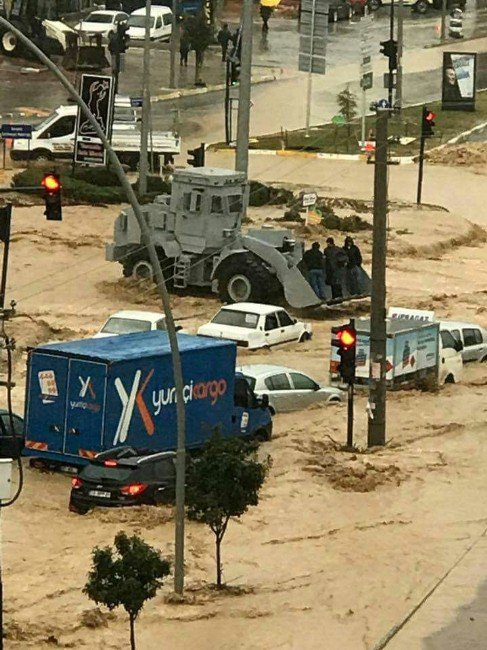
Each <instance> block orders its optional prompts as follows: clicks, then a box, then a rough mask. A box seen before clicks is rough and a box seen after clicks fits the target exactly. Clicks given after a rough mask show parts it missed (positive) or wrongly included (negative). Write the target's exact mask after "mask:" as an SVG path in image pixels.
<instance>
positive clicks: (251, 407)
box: [232, 372, 272, 441]
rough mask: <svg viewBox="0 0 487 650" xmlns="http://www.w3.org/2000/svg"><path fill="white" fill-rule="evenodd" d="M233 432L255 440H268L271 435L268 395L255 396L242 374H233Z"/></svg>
mask: <svg viewBox="0 0 487 650" xmlns="http://www.w3.org/2000/svg"><path fill="white" fill-rule="evenodd" d="M232 425H233V433H234V435H235V436H240V437H241V436H244V437H249V438H254V439H256V440H262V441H263V440H270V439H271V437H272V416H271V412H270V409H269V396H268V395H262V396H261V397H257V395H256V394H255V393H254V391H253V390H252V389H251V388H250V386H249V384H248V382H247V381H246V379H245V377H244V375H243V374H242V373H240V372H238V373H236V375H235V397H234V413H233V415H232Z"/></svg>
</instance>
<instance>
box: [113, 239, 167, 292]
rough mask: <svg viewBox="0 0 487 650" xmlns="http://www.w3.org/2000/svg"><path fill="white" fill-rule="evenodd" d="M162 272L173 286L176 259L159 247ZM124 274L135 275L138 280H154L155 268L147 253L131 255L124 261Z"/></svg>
mask: <svg viewBox="0 0 487 650" xmlns="http://www.w3.org/2000/svg"><path fill="white" fill-rule="evenodd" d="M158 254H159V259H160V262H161V267H162V272H163V274H164V278H165V280H166V285H167V287H168V288H170V287H172V283H173V275H174V260H173V259H171V258H169V257H166V256H165V255H164V253H163V251H162V249H158ZM123 275H124V276H125V277H126V278H129V277H130V276H133V277H134V278H135V279H136V280H153V279H154V269H153V267H152V264H151V262H150V261H149V258H148V257H147V256H145V255H139V256H137V255H133V256H132V255H129V256H127V257H126V258H125V259H124V261H123Z"/></svg>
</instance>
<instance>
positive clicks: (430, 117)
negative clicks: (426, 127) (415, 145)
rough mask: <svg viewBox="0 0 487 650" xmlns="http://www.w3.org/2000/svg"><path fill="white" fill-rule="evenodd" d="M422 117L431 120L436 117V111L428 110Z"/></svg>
mask: <svg viewBox="0 0 487 650" xmlns="http://www.w3.org/2000/svg"><path fill="white" fill-rule="evenodd" d="M424 117H425V119H426V120H428V122H432V121H433V120H434V119H435V117H436V113H433V111H428V112H427V113H426V115H425V116H424Z"/></svg>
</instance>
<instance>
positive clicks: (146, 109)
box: [139, 0, 151, 197]
mask: <svg viewBox="0 0 487 650" xmlns="http://www.w3.org/2000/svg"><path fill="white" fill-rule="evenodd" d="M150 10H151V0H146V3H145V35H144V60H143V69H142V124H141V128H140V163H139V165H140V168H139V196H140V197H143V196H145V195H146V194H147V172H148V164H149V160H148V139H149V113H150V19H151V15H150Z"/></svg>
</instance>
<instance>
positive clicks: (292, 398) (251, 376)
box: [237, 363, 345, 413]
mask: <svg viewBox="0 0 487 650" xmlns="http://www.w3.org/2000/svg"><path fill="white" fill-rule="evenodd" d="M237 372H241V373H242V374H243V376H244V377H245V379H246V380H247V383H248V384H249V386H250V388H251V389H252V390H253V391H254V393H255V394H256V395H257V396H258V397H261V396H262V395H268V397H269V408H270V410H271V412H272V413H278V412H284V411H297V410H299V409H302V408H306V407H307V406H309V405H310V404H315V403H316V402H331V403H333V402H342V401H344V399H345V393H344V392H343V391H342V390H340V389H338V388H334V387H332V386H327V385H326V384H324V383H319V382H317V381H315V380H314V379H313V378H312V377H310V376H309V375H306V374H305V373H304V372H301V371H300V370H294V369H293V368H286V366H274V365H270V364H261V363H256V364H251V365H247V366H240V367H239V368H237Z"/></svg>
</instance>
